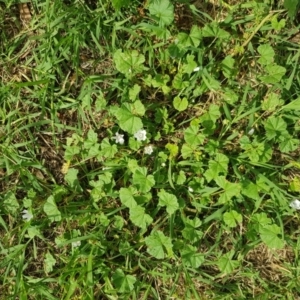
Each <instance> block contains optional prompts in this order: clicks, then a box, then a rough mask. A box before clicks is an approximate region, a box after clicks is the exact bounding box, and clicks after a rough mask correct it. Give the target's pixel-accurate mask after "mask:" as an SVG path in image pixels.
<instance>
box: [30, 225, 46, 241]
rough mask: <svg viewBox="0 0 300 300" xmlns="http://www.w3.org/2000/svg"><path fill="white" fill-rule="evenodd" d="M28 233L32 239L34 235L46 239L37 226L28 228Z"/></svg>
mask: <svg viewBox="0 0 300 300" xmlns="http://www.w3.org/2000/svg"><path fill="white" fill-rule="evenodd" d="M27 233H28V236H29V238H30V239H33V238H34V237H36V236H38V237H39V238H40V239H42V240H44V237H43V235H42V234H41V231H40V230H39V228H38V227H37V226H30V227H29V228H28V229H27Z"/></svg>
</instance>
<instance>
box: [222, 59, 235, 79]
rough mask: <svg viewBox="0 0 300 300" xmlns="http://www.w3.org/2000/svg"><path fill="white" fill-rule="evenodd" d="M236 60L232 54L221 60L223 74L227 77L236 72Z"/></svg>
mask: <svg viewBox="0 0 300 300" xmlns="http://www.w3.org/2000/svg"><path fill="white" fill-rule="evenodd" d="M234 63H235V60H234V58H233V57H232V56H231V55H228V56H226V57H225V58H224V59H223V61H222V62H221V68H222V71H223V75H224V76H225V77H226V78H231V77H232V76H234V75H235V74H236V72H237V71H236V68H235V67H234Z"/></svg>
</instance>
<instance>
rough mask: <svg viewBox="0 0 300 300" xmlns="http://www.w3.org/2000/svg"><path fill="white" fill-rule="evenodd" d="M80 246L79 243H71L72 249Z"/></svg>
mask: <svg viewBox="0 0 300 300" xmlns="http://www.w3.org/2000/svg"><path fill="white" fill-rule="evenodd" d="M80 245H81V241H76V242H72V246H73V248H77V247H79V246H80Z"/></svg>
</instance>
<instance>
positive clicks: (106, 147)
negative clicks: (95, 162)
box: [98, 138, 118, 158]
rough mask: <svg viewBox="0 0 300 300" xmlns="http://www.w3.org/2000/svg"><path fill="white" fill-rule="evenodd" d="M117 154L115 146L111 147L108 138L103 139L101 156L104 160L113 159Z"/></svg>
mask: <svg viewBox="0 0 300 300" xmlns="http://www.w3.org/2000/svg"><path fill="white" fill-rule="evenodd" d="M117 152H118V147H117V145H115V144H113V145H111V144H110V142H109V140H108V138H105V139H103V141H102V142H101V152H100V154H101V156H104V157H105V158H113V157H114V156H115V154H116V153H117ZM98 154H99V153H98Z"/></svg>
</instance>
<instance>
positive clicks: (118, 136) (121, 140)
mask: <svg viewBox="0 0 300 300" xmlns="http://www.w3.org/2000/svg"><path fill="white" fill-rule="evenodd" d="M111 139H112V140H116V143H117V144H118V143H119V144H121V145H123V144H124V142H125V141H124V134H119V133H118V132H117V133H116V135H115V136H113V137H112V138H111Z"/></svg>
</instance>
